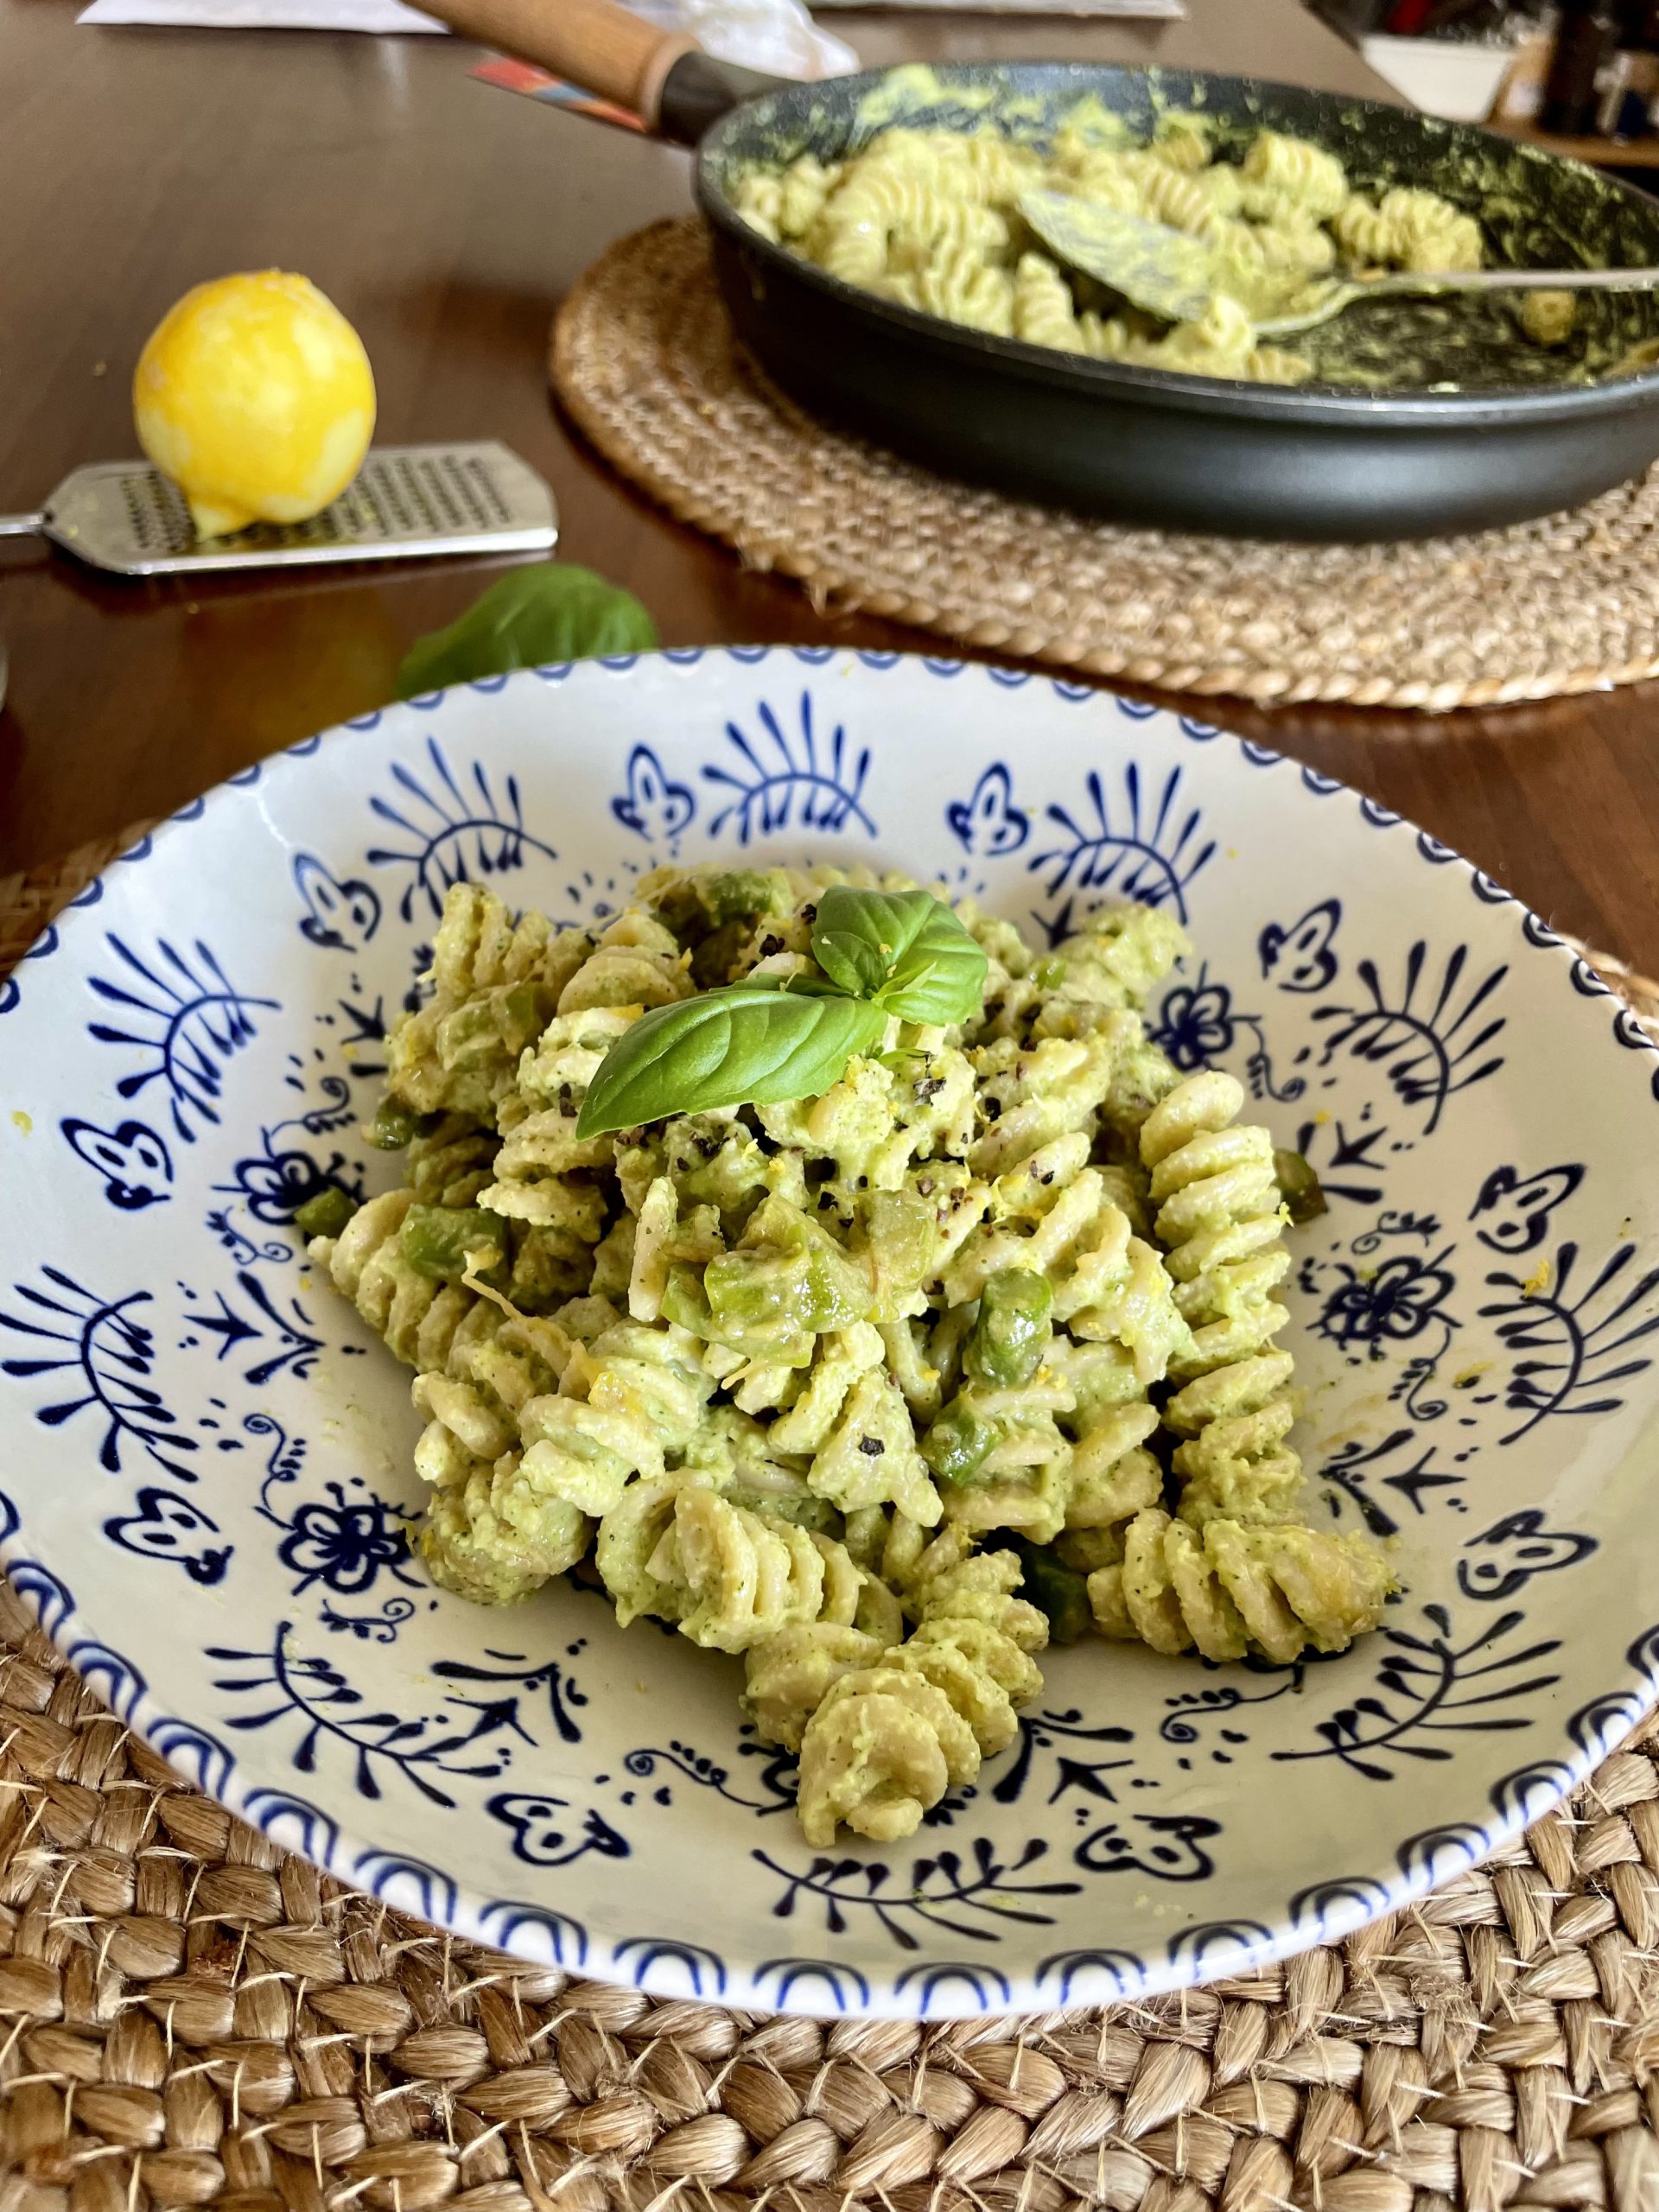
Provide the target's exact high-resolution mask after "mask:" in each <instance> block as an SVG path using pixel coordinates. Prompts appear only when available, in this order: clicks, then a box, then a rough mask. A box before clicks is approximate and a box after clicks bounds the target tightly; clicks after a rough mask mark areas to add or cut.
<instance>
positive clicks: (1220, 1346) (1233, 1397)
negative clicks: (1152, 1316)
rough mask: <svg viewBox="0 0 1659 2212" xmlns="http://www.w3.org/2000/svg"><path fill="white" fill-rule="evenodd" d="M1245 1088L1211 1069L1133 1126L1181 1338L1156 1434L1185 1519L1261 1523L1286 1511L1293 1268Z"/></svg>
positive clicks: (1292, 1463)
mask: <svg viewBox="0 0 1659 2212" xmlns="http://www.w3.org/2000/svg"><path fill="white" fill-rule="evenodd" d="M1243 1103H1244V1092H1243V1087H1242V1086H1241V1085H1240V1084H1237V1083H1236V1082H1235V1081H1234V1079H1233V1077H1231V1076H1229V1075H1223V1074H1221V1073H1219V1072H1218V1071H1216V1070H1213V1069H1211V1070H1206V1071H1205V1072H1204V1073H1202V1074H1199V1075H1195V1076H1189V1077H1187V1078H1186V1079H1185V1081H1184V1082H1181V1083H1178V1084H1176V1086H1175V1087H1174V1089H1173V1090H1171V1091H1170V1092H1169V1094H1168V1096H1166V1098H1164V1099H1163V1100H1162V1101H1161V1102H1160V1104H1158V1105H1157V1106H1155V1107H1154V1109H1152V1111H1151V1113H1150V1114H1148V1115H1147V1118H1146V1120H1145V1122H1143V1123H1142V1125H1141V1136H1140V1151H1141V1162H1142V1165H1143V1166H1146V1167H1147V1169H1149V1170H1150V1172H1151V1175H1152V1189H1151V1196H1152V1204H1153V1205H1154V1208H1155V1210H1156V1211H1155V1216H1154V1230H1155V1232H1156V1235H1157V1236H1158V1238H1159V1241H1160V1243H1162V1245H1163V1246H1164V1248H1165V1254H1166V1262H1165V1264H1166V1267H1167V1268H1168V1271H1169V1274H1170V1276H1171V1277H1172V1278H1173V1281H1174V1284H1175V1303H1176V1305H1177V1306H1178V1307H1179V1310H1180V1313H1181V1314H1182V1316H1183V1318H1184V1319H1185V1320H1186V1321H1187V1323H1188V1324H1189V1325H1190V1326H1191V1328H1192V1348H1191V1350H1190V1351H1186V1352H1184V1353H1178V1354H1177V1355H1176V1357H1174V1358H1173V1360H1172V1362H1171V1365H1170V1372H1171V1374H1172V1376H1173V1377H1174V1378H1176V1379H1177V1380H1179V1382H1180V1383H1181V1388H1180V1389H1178V1390H1177V1391H1176V1393H1175V1394H1174V1395H1173V1397H1172V1398H1171V1399H1170V1400H1169V1402H1168V1403H1167V1404H1166V1407H1165V1409H1164V1422H1165V1426H1166V1427H1167V1428H1169V1429H1170V1430H1171V1431H1172V1432H1173V1433H1174V1434H1176V1435H1177V1436H1179V1437H1181V1438H1183V1439H1185V1441H1184V1442H1183V1443H1182V1444H1181V1445H1180V1446H1179V1449H1178V1450H1177V1452H1176V1454H1175V1471H1176V1473H1177V1474H1178V1475H1179V1477H1181V1478H1182V1479H1183V1481H1184V1483H1185V1489H1184V1491H1183V1493H1182V1510H1183V1513H1184V1514H1185V1515H1186V1516H1188V1517H1202V1516H1205V1515H1206V1514H1210V1513H1217V1514H1221V1515H1224V1516H1243V1518H1246V1519H1249V1518H1253V1517H1263V1516H1267V1517H1271V1516H1276V1515H1278V1514H1281V1513H1282V1512H1283V1511H1284V1510H1286V1509H1287V1507H1288V1505H1289V1504H1290V1503H1291V1500H1292V1499H1293V1497H1294V1493H1295V1491H1296V1487H1297V1484H1298V1483H1299V1481H1300V1473H1301V1468H1300V1462H1299V1460H1298V1459H1297V1458H1296V1455H1295V1454H1294V1452H1292V1451H1290V1449H1289V1448H1288V1446H1287V1445H1286V1444H1285V1442H1284V1438H1285V1435H1286V1433H1287V1431H1288V1430H1289V1427H1290V1426H1291V1423H1292V1421H1294V1418H1295V1409H1294V1402H1293V1401H1292V1400H1291V1399H1290V1398H1289V1397H1288V1395H1287V1386H1288V1384H1289V1382H1290V1376H1291V1361H1290V1359H1289V1357H1288V1356H1287V1355H1286V1354H1284V1353H1281V1352H1278V1351H1275V1350H1274V1344H1273V1339H1274V1338H1275V1337H1276V1336H1277V1334H1278V1332H1279V1331H1280V1330H1281V1328H1282V1327H1283V1326H1284V1325H1285V1323H1286V1321H1287V1319H1289V1316H1288V1315H1287V1313H1286V1311H1285V1309H1284V1307H1283V1306H1281V1305H1280V1304H1279V1303H1278V1302H1277V1300H1275V1298H1274V1290H1275V1289H1276V1287H1277V1286H1278V1284H1279V1283H1280V1281H1281V1280H1282V1279H1283V1277H1284V1275H1285V1274H1286V1273H1287V1270H1288V1268H1289V1266H1290V1255H1289V1254H1288V1253H1287V1251H1286V1249H1285V1247H1284V1238H1283V1226H1284V1219H1285V1215H1284V1209H1283V1207H1282V1205H1281V1203H1280V1198H1279V1187H1278V1183H1277V1180H1276V1178H1275V1173H1274V1159H1273V1141H1272V1139H1271V1137H1270V1136H1269V1135H1268V1131H1267V1130H1266V1129H1263V1128H1251V1127H1248V1126H1245V1127H1241V1126H1239V1123H1238V1118H1237V1117H1238V1115H1239V1113H1240V1111H1241V1109H1243Z"/></svg>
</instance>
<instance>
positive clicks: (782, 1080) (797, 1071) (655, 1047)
mask: <svg viewBox="0 0 1659 2212" xmlns="http://www.w3.org/2000/svg"><path fill="white" fill-rule="evenodd" d="M886 1022H887V1016H886V1014H884V1013H883V1012H882V1010H881V1008H880V1007H875V1006H869V1005H867V1004H866V1003H865V1002H864V1001H861V1000H859V999H849V998H839V997H837V998H819V997H810V996H808V995H805V994H804V993H798V992H793V991H769V990H758V989H756V988H753V986H752V985H750V984H747V983H733V984H731V985H729V986H728V988H725V989H723V990H717V991H704V992H702V994H701V995H699V996H698V997H696V998H694V999H681V1000H680V1001H678V1002H677V1004H676V1005H673V1006H659V1007H652V1010H651V1011H650V1013H649V1014H641V1016H640V1017H639V1020H638V1021H636V1022H635V1023H634V1025H633V1027H632V1028H631V1029H629V1030H627V1031H626V1032H625V1033H623V1035H621V1036H620V1037H619V1038H618V1039H617V1040H616V1042H615V1044H614V1045H613V1046H612V1047H611V1049H610V1051H609V1052H607V1053H606V1055H605V1058H603V1060H602V1061H601V1063H600V1066H599V1071H598V1073H597V1074H596V1075H595V1076H594V1079H593V1081H592V1083H590V1084H588V1095H587V1096H586V1097H585V1098H584V1099H583V1100H582V1112H581V1114H580V1115H579V1116H578V1117H577V1121H576V1135H578V1137H596V1136H602V1135H604V1134H605V1132H606V1131H607V1129H628V1128H633V1127H634V1126H635V1125H636V1123H638V1122H658V1121H661V1120H662V1119H663V1118H664V1116H667V1115H670V1114H701V1113H706V1112H708V1111H709V1110H710V1109H713V1108H715V1107H717V1106H772V1105H777V1104H778V1103H780V1102H781V1101H782V1100H784V1099H787V1098H812V1097H816V1096H817V1094H818V1092H820V1091H822V1090H828V1089H829V1086H830V1084H832V1083H834V1082H835V1081H836V1078H837V1077H839V1076H840V1074H841V1072H842V1069H843V1068H844V1067H845V1066H846V1065H847V1063H848V1061H849V1059H850V1058H852V1056H853V1054H854V1053H855V1052H868V1050H869V1049H870V1047H871V1046H873V1045H875V1044H877V1043H879V1042H880V1037H881V1033H882V1030H883V1028H884V1027H885V1026H886Z"/></svg>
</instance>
